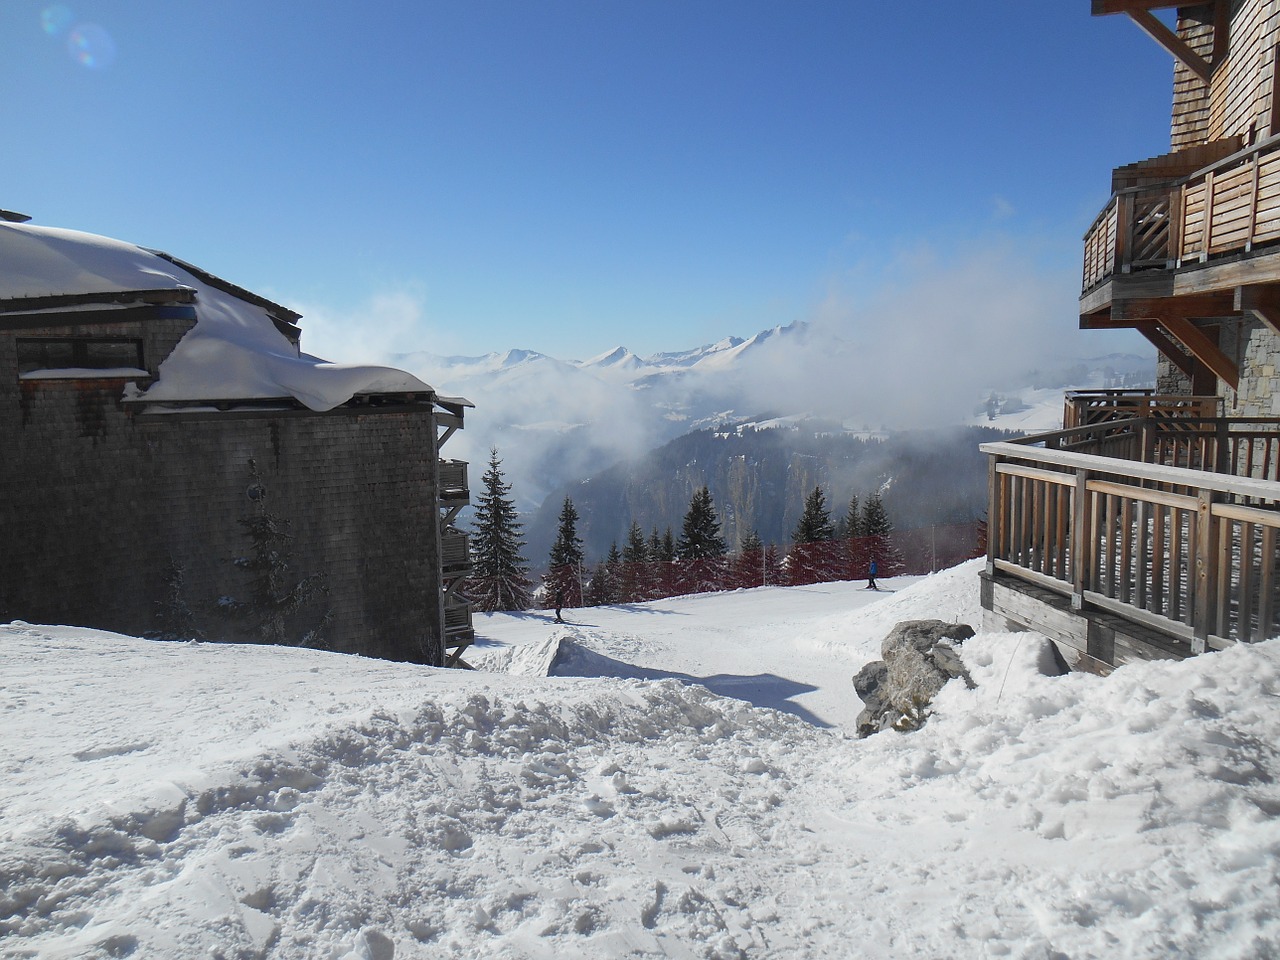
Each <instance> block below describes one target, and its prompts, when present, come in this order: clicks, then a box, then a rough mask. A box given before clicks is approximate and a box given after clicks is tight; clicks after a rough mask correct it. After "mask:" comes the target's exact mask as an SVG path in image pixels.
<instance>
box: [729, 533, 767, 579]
mask: <svg viewBox="0 0 1280 960" xmlns="http://www.w3.org/2000/svg"><path fill="white" fill-rule="evenodd" d="M763 583H764V543H763V542H762V541H761V540H760V534H758V533H757V532H756V531H755V530H752V531H751V532H750V533H748V534H747V536H746V539H744V540H743V541H742V549H741V550H740V551H739V553H738V557H737V560H736V561H735V562H734V566H733V585H734V586H735V587H758V586H761V585H762V584H763Z"/></svg>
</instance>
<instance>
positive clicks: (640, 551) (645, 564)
mask: <svg viewBox="0 0 1280 960" xmlns="http://www.w3.org/2000/svg"><path fill="white" fill-rule="evenodd" d="M655 533H656V531H655ZM651 581H652V577H651V576H650V571H649V545H648V544H647V543H646V542H645V539H644V531H643V530H641V529H640V524H638V523H636V522H635V521H634V520H632V521H631V529H630V531H628V533H627V543H626V546H624V547H623V548H622V580H621V583H620V585H619V588H618V599H619V601H621V602H622V603H634V602H636V601H637V600H650V599H652V597H651V596H650V594H651V593H652V592H653V585H652V582H651Z"/></svg>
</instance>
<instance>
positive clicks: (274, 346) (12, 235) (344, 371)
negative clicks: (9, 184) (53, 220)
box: [0, 223, 431, 410]
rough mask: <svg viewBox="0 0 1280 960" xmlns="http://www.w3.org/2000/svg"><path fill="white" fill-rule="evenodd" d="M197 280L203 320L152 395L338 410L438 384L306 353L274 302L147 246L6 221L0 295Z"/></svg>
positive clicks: (0, 244) (190, 284)
mask: <svg viewBox="0 0 1280 960" xmlns="http://www.w3.org/2000/svg"><path fill="white" fill-rule="evenodd" d="M181 288H189V289H192V290H195V291H196V304H195V307H196V315H197V318H198V319H197V322H196V325H195V327H194V328H193V329H192V330H191V332H190V333H188V334H187V335H186V336H185V337H184V338H183V339H182V341H181V342H180V343H179V344H178V346H177V347H176V348H175V349H174V351H173V352H172V353H171V354H170V355H169V357H168V358H167V359H166V360H165V361H164V362H163V363H162V364H161V365H160V369H159V377H158V379H157V381H156V382H155V383H154V384H152V385H151V387H150V388H149V389H148V390H147V391H146V392H145V394H144V396H145V398H146V399H147V400H154V401H157V402H162V403H163V402H176V401H191V400H256V399H277V398H281V397H293V398H295V399H297V400H298V401H299V402H300V403H302V404H303V405H304V406H306V407H309V408H310V409H312V410H331V409H333V408H334V407H336V406H339V405H340V404H343V403H346V402H347V401H348V400H350V399H351V398H352V397H353V396H355V395H356V394H359V393H399V392H428V391H430V390H431V387H430V386H428V385H427V384H425V383H423V382H422V381H421V380H419V379H418V378H417V377H415V376H413V375H412V374H409V373H405V372H404V371H403V370H395V369H393V368H391V367H379V366H363V365H348V364H338V363H329V362H328V361H325V360H321V359H319V358H317V357H311V356H307V355H305V354H303V355H300V354H299V353H298V351H297V349H296V348H295V347H294V346H293V344H291V343H290V342H289V340H288V339H287V338H286V337H285V336H284V335H283V334H282V333H280V331H279V330H277V329H276V327H275V325H274V324H273V323H272V321H271V318H270V316H269V314H268V313H267V311H266V309H265V308H263V307H260V306H258V305H256V304H252V303H249V302H247V301H245V300H241V299H239V298H238V297H235V296H233V295H232V294H230V293H227V292H225V291H222V290H219V289H217V288H215V287H211V286H209V285H208V284H206V283H204V282H203V281H201V280H200V279H198V278H197V277H195V276H193V275H192V274H190V273H188V272H187V271H186V270H184V269H182V268H181V267H179V266H178V265H176V264H174V263H171V262H170V261H168V260H166V259H164V258H163V257H160V256H158V255H156V254H155V253H152V252H150V251H148V250H144V249H143V248H141V247H138V246H135V245H134V244H131V243H125V242H123V241H120V240H112V239H109V238H107V237H99V236H95V235H93V234H89V233H81V232H79V231H75V230H63V229H57V228H53V227H39V226H32V225H31V224H17V223H0V297H36V296H50V295H57V294H68V293H104V292H117V291H122V290H160V289H181Z"/></svg>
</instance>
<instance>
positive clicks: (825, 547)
mask: <svg viewBox="0 0 1280 960" xmlns="http://www.w3.org/2000/svg"><path fill="white" fill-rule="evenodd" d="M835 535H836V529H835V527H834V526H833V525H832V523H831V513H830V512H829V511H828V510H827V501H826V496H825V495H824V494H823V492H822V487H814V488H813V493H811V494H809V496H808V497H806V498H805V501H804V513H803V514H802V515H801V517H800V522H799V523H798V524H796V529H795V531H794V532H793V533H792V535H791V539H792V540H793V541H794V546H793V547H792V549H791V553H790V555H789V556H788V558H787V573H788V574H789V576H790V582H791V583H818V582H822V581H826V580H833V579H835V578H836V577H838V576H839V568H840V566H841V565H842V564H841V562H840V561H841V560H842V559H843V553H844V551H843V550H842V549H841V547H839V546H838V545H835V544H833V543H832V542H831V541H832V540H834V539H835Z"/></svg>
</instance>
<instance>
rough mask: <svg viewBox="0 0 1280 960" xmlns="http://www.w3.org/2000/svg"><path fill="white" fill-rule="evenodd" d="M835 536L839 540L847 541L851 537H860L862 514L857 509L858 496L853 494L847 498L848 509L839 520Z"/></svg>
mask: <svg viewBox="0 0 1280 960" xmlns="http://www.w3.org/2000/svg"><path fill="white" fill-rule="evenodd" d="M836 536H838V537H839V538H840V539H841V540H847V539H850V538H852V537H860V536H862V513H861V511H860V510H859V509H858V495H857V494H856V493H855V494H854V495H853V496H851V497H850V498H849V506H848V509H846V510H845V514H844V516H843V517H841V518H840V527H839V529H838V530H837V531H836Z"/></svg>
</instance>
